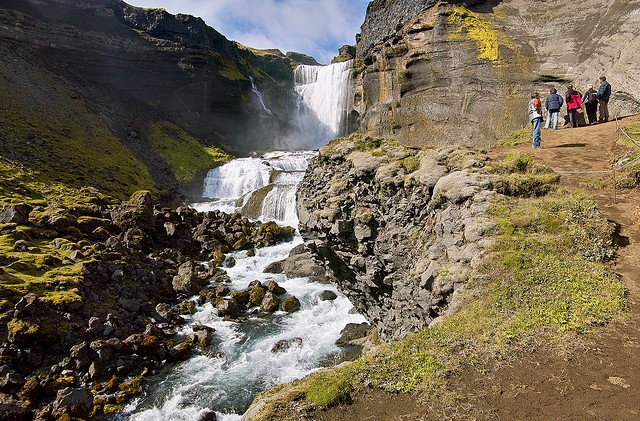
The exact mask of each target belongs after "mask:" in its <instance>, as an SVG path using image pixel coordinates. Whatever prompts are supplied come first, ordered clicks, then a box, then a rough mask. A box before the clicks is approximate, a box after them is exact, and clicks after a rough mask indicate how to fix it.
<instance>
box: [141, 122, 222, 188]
mask: <svg viewBox="0 0 640 421" xmlns="http://www.w3.org/2000/svg"><path fill="white" fill-rule="evenodd" d="M143 133H144V135H145V137H146V138H147V140H148V141H149V142H150V143H151V145H152V146H153V147H154V149H155V150H156V152H158V154H159V155H160V156H161V157H162V159H164V160H165V161H166V162H167V164H169V167H170V168H171V172H172V173H173V175H174V176H175V178H176V180H178V181H179V182H181V183H188V182H190V181H192V180H193V177H194V176H195V174H196V172H198V171H200V170H205V169H208V168H211V167H215V166H216V165H220V164H222V163H224V162H227V161H228V160H229V159H231V156H230V155H228V154H226V153H225V152H223V151H222V150H221V149H218V148H209V147H206V146H204V145H202V144H201V143H200V142H199V141H198V140H197V139H196V138H194V137H193V136H191V135H189V134H188V133H187V132H185V131H184V130H182V129H181V128H179V127H178V126H176V125H174V124H172V123H169V122H167V121H161V122H158V123H151V124H149V125H148V126H147V127H146V128H145V130H144V131H143Z"/></svg>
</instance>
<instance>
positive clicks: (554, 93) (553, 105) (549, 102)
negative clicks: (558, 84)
mask: <svg viewBox="0 0 640 421" xmlns="http://www.w3.org/2000/svg"><path fill="white" fill-rule="evenodd" d="M562 104H564V100H563V99H562V96H561V95H558V90H557V89H556V88H551V90H550V91H549V95H547V99H545V101H544V108H546V109H547V122H546V123H545V124H544V128H545V129H548V128H549V125H550V124H551V118H552V117H553V128H554V129H557V128H558V115H559V114H560V108H561V107H562Z"/></svg>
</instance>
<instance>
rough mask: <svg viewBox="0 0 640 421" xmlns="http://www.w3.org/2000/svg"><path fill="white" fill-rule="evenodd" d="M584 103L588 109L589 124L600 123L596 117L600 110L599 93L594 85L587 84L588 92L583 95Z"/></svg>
mask: <svg viewBox="0 0 640 421" xmlns="http://www.w3.org/2000/svg"><path fill="white" fill-rule="evenodd" d="M582 103H583V104H584V108H585V110H586V111H587V118H588V119H589V124H596V123H598V119H597V117H596V112H597V111H598V93H597V92H596V90H595V89H593V85H587V92H585V93H584V96H583V97H582Z"/></svg>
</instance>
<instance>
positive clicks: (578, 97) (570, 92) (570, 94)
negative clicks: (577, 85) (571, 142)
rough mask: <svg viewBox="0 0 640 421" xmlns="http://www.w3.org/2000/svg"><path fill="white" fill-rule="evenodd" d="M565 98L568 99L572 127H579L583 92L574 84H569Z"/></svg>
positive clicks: (568, 111)
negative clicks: (576, 88) (578, 112)
mask: <svg viewBox="0 0 640 421" xmlns="http://www.w3.org/2000/svg"><path fill="white" fill-rule="evenodd" d="M564 96H565V100H566V101H567V113H568V114H569V123H571V127H578V116H577V111H578V110H579V109H581V108H582V94H581V93H580V92H578V91H576V90H575V89H573V85H572V84H568V85H567V92H566V93H565V95H564Z"/></svg>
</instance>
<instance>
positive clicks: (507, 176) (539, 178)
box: [487, 151, 560, 197]
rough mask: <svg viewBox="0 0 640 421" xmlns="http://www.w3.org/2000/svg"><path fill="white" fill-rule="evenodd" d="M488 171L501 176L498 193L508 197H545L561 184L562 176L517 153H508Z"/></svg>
mask: <svg viewBox="0 0 640 421" xmlns="http://www.w3.org/2000/svg"><path fill="white" fill-rule="evenodd" d="M487 170H488V171H489V172H493V173H496V174H500V175H501V176H500V178H499V180H498V184H499V186H498V191H499V192H500V193H503V194H506V195H508V196H520V197H530V196H543V195H545V194H547V193H549V192H550V191H552V190H553V189H554V188H555V186H556V185H557V184H558V183H559V182H560V175H559V174H556V173H555V172H553V170H552V169H551V168H549V167H548V166H546V165H544V164H539V163H536V162H534V161H533V158H531V156H530V155H527V154H526V153H523V152H517V151H516V152H508V153H507V154H506V155H505V156H504V157H503V158H502V159H501V160H499V161H492V162H491V163H490V164H489V165H488V166H487Z"/></svg>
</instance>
